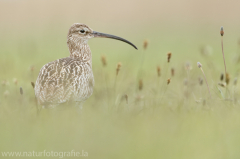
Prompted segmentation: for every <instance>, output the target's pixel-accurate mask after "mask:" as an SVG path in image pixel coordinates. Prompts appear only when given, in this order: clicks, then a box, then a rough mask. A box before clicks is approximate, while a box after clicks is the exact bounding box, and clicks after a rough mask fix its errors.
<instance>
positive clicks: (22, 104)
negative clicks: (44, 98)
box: [0, 32, 240, 159]
mask: <svg viewBox="0 0 240 159" xmlns="http://www.w3.org/2000/svg"><path fill="white" fill-rule="evenodd" d="M19 34H20V33H19ZM172 34H174V33H172ZM174 35H176V37H178V38H179V37H181V38H179V39H178V38H173V37H172V36H171V37H168V35H167V33H166V35H165V34H164V35H161V36H159V35H158V34H157V35H152V36H150V37H149V41H150V42H149V46H148V47H147V49H146V50H145V51H144V50H143V49H142V46H141V45H142V42H143V39H138V37H137V36H136V37H135V38H134V37H133V38H132V39H133V40H131V38H130V39H129V38H127V37H126V36H123V37H124V38H125V37H126V39H129V40H130V41H132V42H133V43H135V42H134V41H136V43H137V46H138V47H139V51H134V50H133V49H132V48H130V47H129V46H127V45H126V44H121V42H115V41H110V40H109V41H108V40H106V39H101V40H100V39H99V40H96V39H94V40H90V46H91V49H92V53H93V70H94V75H95V81H96V83H95V90H94V94H93V95H92V96H91V97H90V98H89V99H88V100H87V101H86V102H85V104H84V108H83V110H82V112H81V113H80V114H79V113H78V112H77V110H76V108H74V107H70V106H69V107H66V108H64V109H54V110H42V111H41V112H40V114H39V115H37V114H36V106H35V101H34V98H35V97H34V90H33V89H32V87H31V84H30V82H31V81H34V82H35V80H36V78H37V75H38V71H39V70H40V68H41V67H42V66H43V65H44V64H45V63H47V62H50V61H53V60H55V59H58V58H61V57H66V56H68V50H67V46H66V40H65V39H64V38H65V37H60V36H58V32H56V33H52V34H43V35H42V34H37V35H36V36H35V35H34V36H33V35H31V34H29V35H24V36H20V37H21V38H22V39H21V38H15V39H14V38H13V37H9V38H8V39H6V38H5V40H4V41H1V48H0V55H1V59H0V66H1V70H0V74H1V76H0V80H1V81H2V84H1V86H0V88H1V89H0V125H1V131H0V141H1V142H0V151H1V152H3V151H33V150H34V151H44V150H47V151H57V152H61V151H71V150H75V151H79V152H81V151H82V150H84V151H87V152H88V158H119V159H122V158H129V159H130V158H178V159H179V158H183V159H186V158H191V159H192V158H196V159H198V158H199V159H202V158H205V159H207V158H209V159H212V158H239V157H240V152H239V150H238V149H239V146H240V136H239V134H240V109H239V108H240V107H239V86H238V85H237V84H234V78H237V77H238V70H239V65H238V61H237V60H236V59H238V56H239V54H240V52H239V46H238V45H237V42H236V41H235V39H233V40H231V38H230V37H226V39H227V40H226V42H225V43H224V45H225V47H224V48H225V52H227V55H226V59H227V70H228V72H229V73H230V75H231V80H230V83H229V85H228V86H227V88H222V87H220V86H219V85H218V82H220V81H219V80H220V79H219V77H220V74H221V73H222V72H223V71H224V66H223V61H222V54H221V48H220V35H219V34H218V36H215V34H213V35H212V36H210V38H209V39H206V38H204V37H202V36H201V33H200V34H199V33H198V34H196V35H195V34H188V35H185V36H184V35H182V34H181V36H180V35H179V34H177V33H176V34H174ZM195 36H197V37H199V38H198V39H196V38H195ZM194 38H195V40H192V39H194ZM13 39H14V40H13ZM183 39H186V40H183ZM186 46H187V47H186ZM168 51H171V52H172V58H171V62H170V63H167V56H166V54H167V52H168ZM143 54H144V56H142V55H143ZM102 55H105V56H106V60H107V65H106V66H105V67H104V66H102V63H101V56H102ZM142 57H143V59H144V62H143V65H142V66H140V61H141V60H142ZM198 61H199V62H201V63H202V64H203V69H204V71H205V74H206V76H207V80H208V82H209V84H210V90H211V92H212V95H213V97H212V99H210V98H209V95H208V91H207V87H206V84H205V81H203V84H202V85H201V84H200V83H199V79H201V78H203V77H202V74H201V71H200V70H199V69H198V68H197V66H196V62H198ZM118 62H121V63H122V67H121V69H120V72H119V74H118V76H116V65H117V63H118ZM157 66H160V68H161V76H160V77H158V76H157ZM139 68H142V70H141V75H140V76H139V74H138V72H139ZM172 68H173V69H174V70H175V74H174V76H172V75H171V69H172ZM14 78H16V79H14ZM168 78H171V82H170V84H169V85H167V79H168ZM140 79H142V81H143V88H142V90H139V88H138V87H139V86H138V82H139V80H140ZM20 86H21V87H22V88H23V92H24V93H23V95H20V93H19V87H20ZM226 90H227V91H226ZM126 95H127V99H126Z"/></svg>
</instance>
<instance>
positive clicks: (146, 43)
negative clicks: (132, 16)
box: [143, 40, 149, 50]
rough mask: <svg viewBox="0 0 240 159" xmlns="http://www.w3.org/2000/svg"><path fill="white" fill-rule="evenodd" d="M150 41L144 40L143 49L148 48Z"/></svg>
mask: <svg viewBox="0 0 240 159" xmlns="http://www.w3.org/2000/svg"><path fill="white" fill-rule="evenodd" d="M148 43H149V42H148V40H144V42H143V49H144V50H146V49H147V47H148Z"/></svg>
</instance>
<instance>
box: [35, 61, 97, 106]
mask: <svg viewBox="0 0 240 159" xmlns="http://www.w3.org/2000/svg"><path fill="white" fill-rule="evenodd" d="M91 72H92V71H91V66H90V65H89V64H88V63H84V62H82V61H79V60H75V59H73V58H70V57H67V58H63V59H59V60H56V61H53V62H50V63H48V64H46V65H44V66H43V67H42V69H41V70H40V73H39V77H38V79H37V82H36V86H35V95H36V96H37V97H39V98H38V104H40V105H45V106H47V105H56V104H60V103H64V102H67V101H71V100H74V101H84V100H86V99H87V98H88V97H89V96H90V95H91V94H92V91H93V85H94V78H93V74H92V73H91ZM89 73H90V74H89Z"/></svg>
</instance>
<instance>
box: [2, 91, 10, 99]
mask: <svg viewBox="0 0 240 159" xmlns="http://www.w3.org/2000/svg"><path fill="white" fill-rule="evenodd" d="M9 94H10V93H9V91H8V90H6V91H5V92H4V93H3V95H4V97H5V98H6V97H8V96H9Z"/></svg>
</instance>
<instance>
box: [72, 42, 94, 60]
mask: <svg viewBox="0 0 240 159" xmlns="http://www.w3.org/2000/svg"><path fill="white" fill-rule="evenodd" d="M68 49H69V52H70V57H71V58H73V59H76V60H79V61H83V62H91V61H92V54H91V50H90V47H89V45H88V44H87V43H68ZM91 63H92V62H91Z"/></svg>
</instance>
